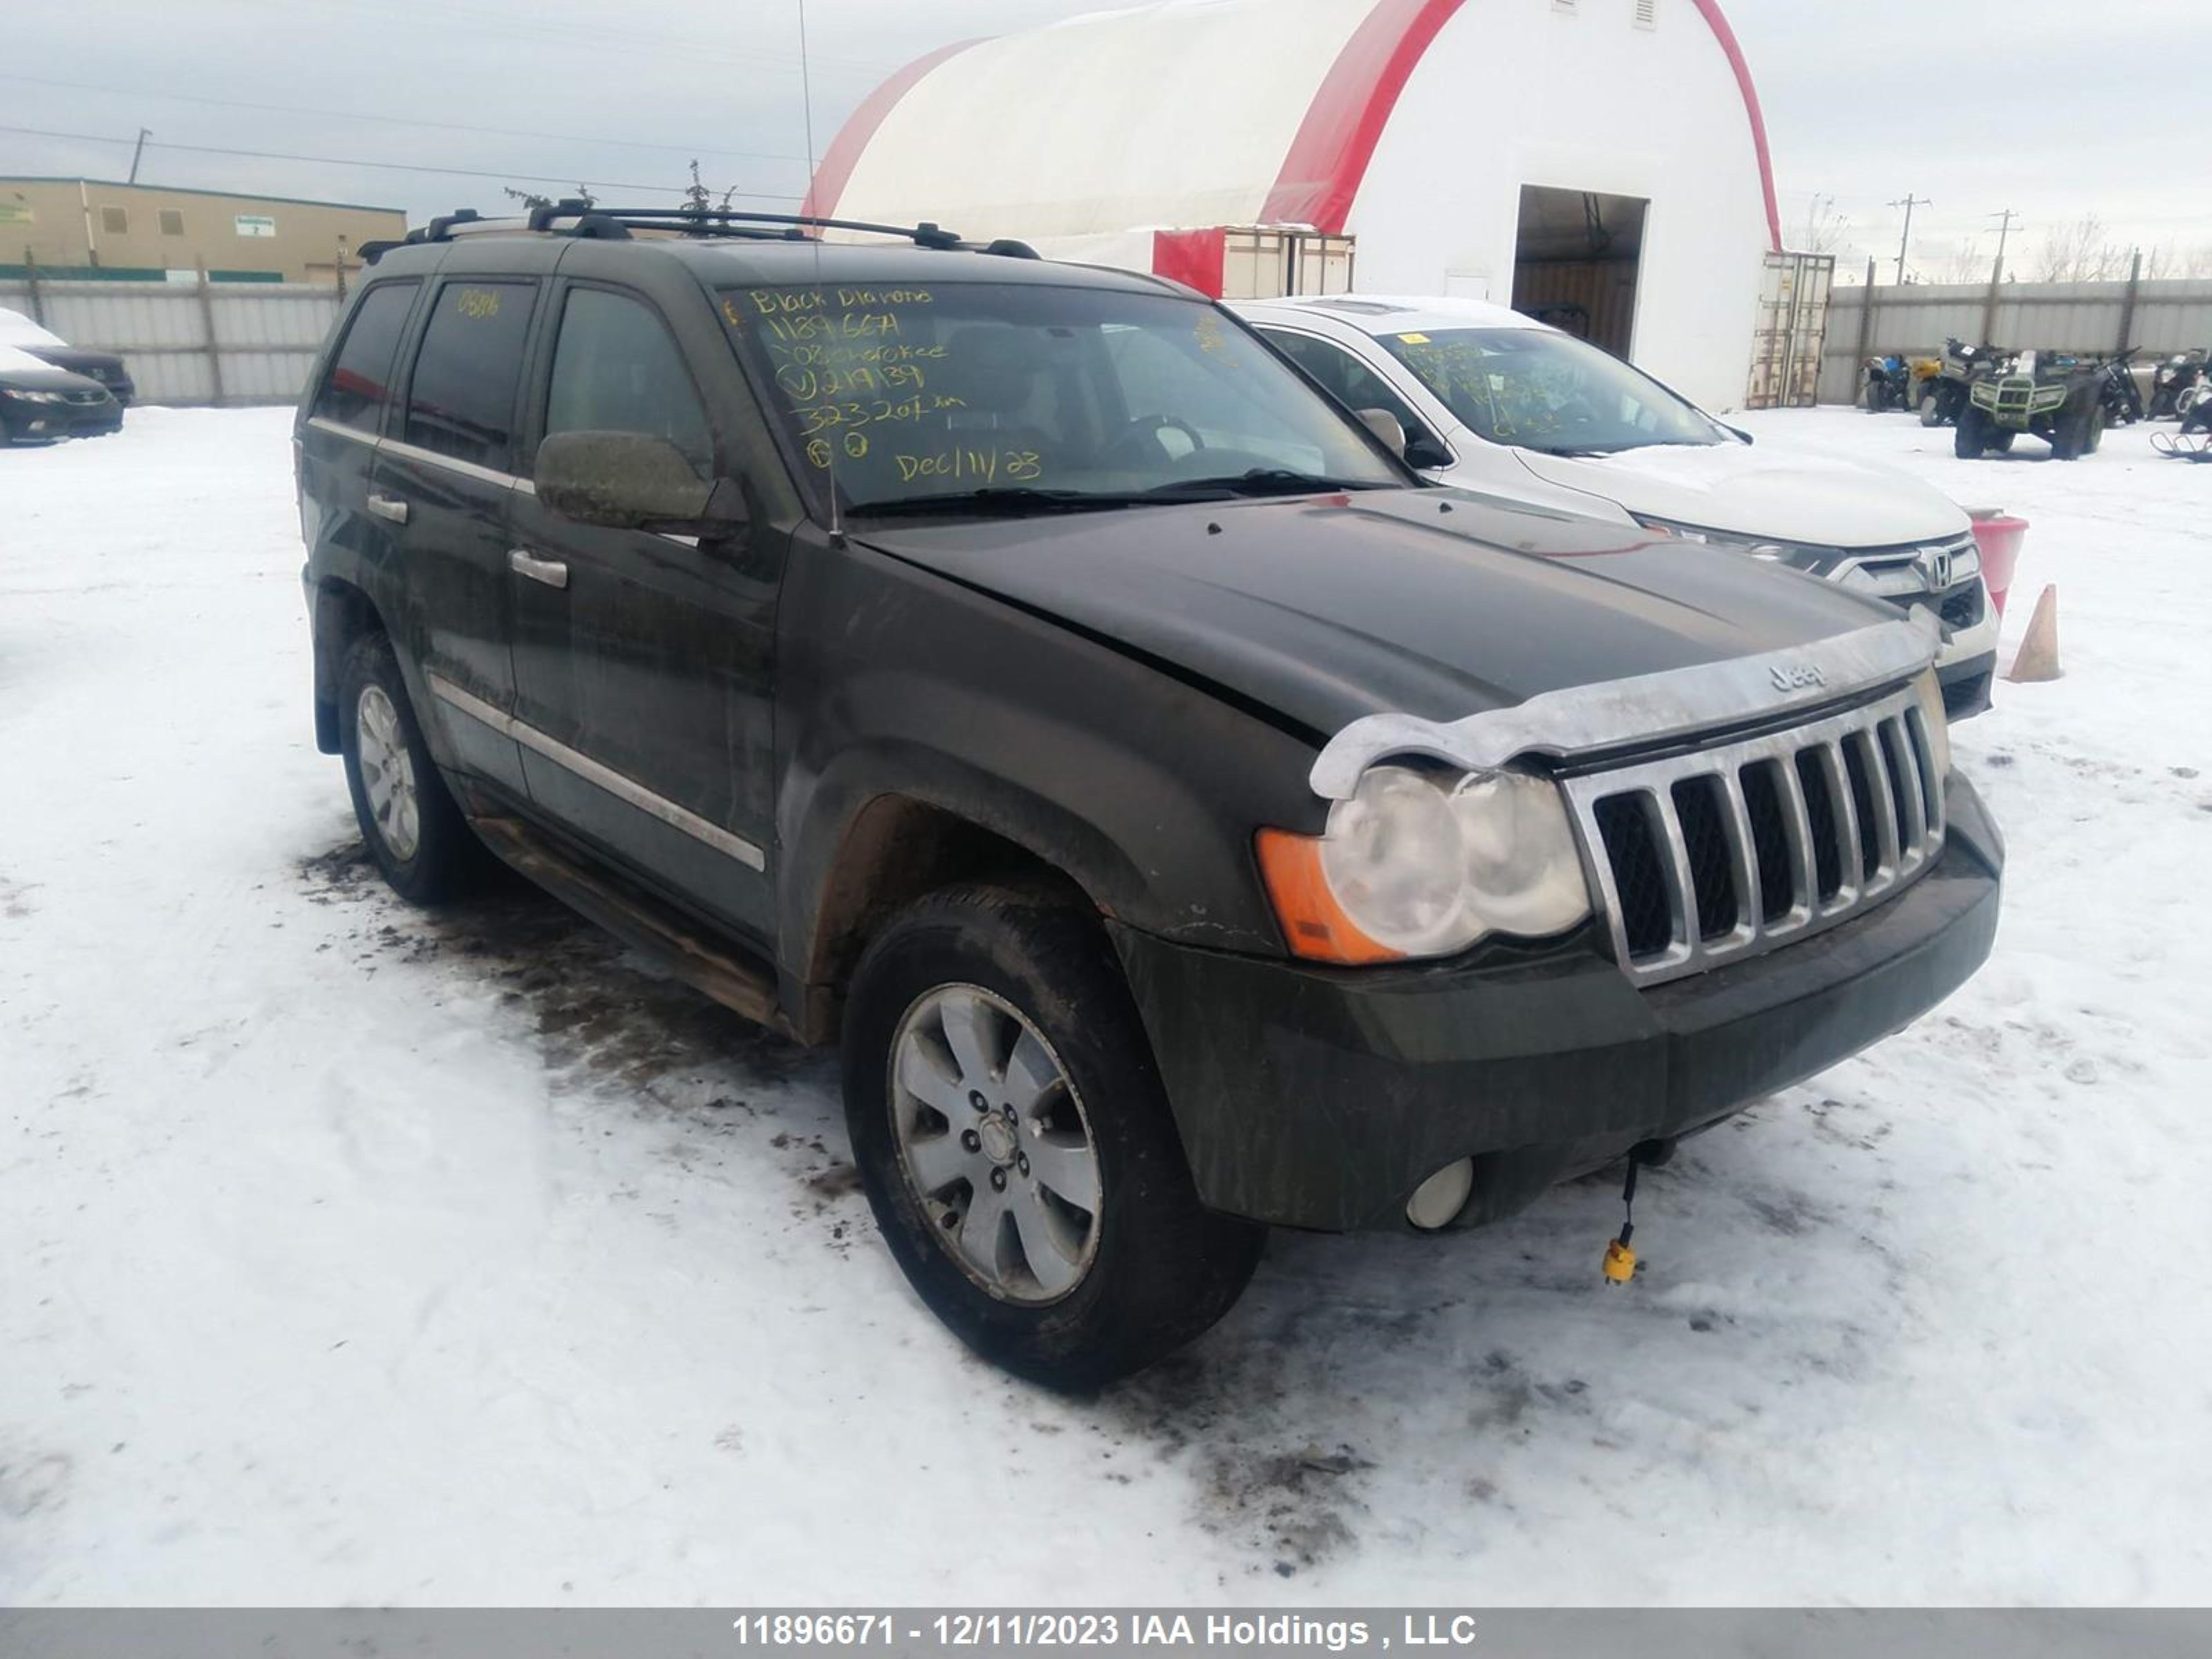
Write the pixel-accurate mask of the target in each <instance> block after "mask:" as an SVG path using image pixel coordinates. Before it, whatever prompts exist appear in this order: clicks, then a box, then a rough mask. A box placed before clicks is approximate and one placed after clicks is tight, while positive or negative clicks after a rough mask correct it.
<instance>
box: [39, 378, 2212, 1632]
mask: <svg viewBox="0 0 2212 1659" xmlns="http://www.w3.org/2000/svg"><path fill="white" fill-rule="evenodd" d="M288 418H289V416H288V415H287V414H286V413H284V412H283V411H262V410H254V411H234V412H221V413H216V412H189V411H167V410H137V411H134V412H133V413H132V415H131V419H130V424H129V428H128V429H127V430H126V431H125V433H124V434H123V435H122V436H120V437H119V438H115V439H111V440H106V441H97V442H90V443H81V444H76V445H72V446H69V447H63V448H59V449H54V450H47V451H17V452H9V453H0V1603H15V1604H43V1603H52V1602H77V1603H86V1602H92V1603H99V1602H117V1601H122V1602H137V1603H173V1602H180V1603H203V1602H244V1603H269V1602H310V1603H314V1602H330V1601H349V1602H369V1603H378V1602H400V1603H457V1602H509V1601H513V1602H552V1603H564V1602H574V1603H605V1602H623V1603H644V1602H663V1601H667V1602H694V1601H712V1602H720V1603H742V1602H751V1601H781V1602H801V1601H825V1600H849V1599H854V1598H859V1597H863V1596H865V1597H868V1598H871V1599H872V1600H874V1601H878V1602H883V1603H890V1602H897V1601H945V1600H962V1599H967V1600H996V1601H1059V1600H1088V1601H1158V1600H1168V1599H1183V1598H1191V1599H1197V1600H1202V1601H1237V1600H1261V1599H1268V1600H1275V1601H1323V1600H1353V1601H1357V1600H1364V1601H1386V1600H1387V1601H1417V1602H1418V1601H1429V1602H1441V1601H1454V1602H1471V1603H1481V1602H1544V1601H1570V1602H1582V1601H1618V1602H1644V1601H1654V1602H1792V1601H1801V1600H1805V1601H1855V1602H1890V1601H1905V1602H2011V1601H2105V1602H2132V1601H2194V1602H2203V1601H2205V1600H2207V1599H2208V1598H2212V1534H2208V1533H2207V1531H2206V1529H2205V1527H2204V1525H2203V1521H2204V1516H2205V1514H2206V1513H2207V1509H2208V1504H2212V1317H2208V1309H2212V1292H2208V1290H2207V1288H2206V1286H2207V1248H2208V1247H2207V1237H2208V1232H2212V1112H2208V1104H2212V1075H2208V1073H2212V1066H2208V1058H2207V1057H2208V1050H2212V1021H2209V1020H2208V1019H2207V1017H2206V1006H2207V1001H2208V990H2212V933H2208V928H2207V921H2208V916H2207V906H2206V903H2205V901H2204V892H2205V886H2204V881H2205V878H2204V872H2205V871H2206V870H2207V869H2208V868H2212V653H2208V651H2207V649H2206V647H2205V637H2206V631H2207V628H2208V624H2212V537H2208V535H2207V533H2206V526H2207V524H2208V522H2212V513H2208V512H2207V506H2206V504H2207V501H2208V499H2212V468H2191V467H2188V466H2185V465H2181V464H2179V463H2174V462H2166V461H2160V460H2157V459H2153V458H2152V457H2151V456H2150V455H2149V453H2148V447H2147V445H2146V442H2145V438H2144V429H2143V428H2134V429H2131V430H2127V431H2122V432H2118V433H2115V434H2113V435H2112V436H2111V437H2110V438H2109V439H2108V440H2107V441H2106V446H2105V448H2104V450H2103V452H2102V453H2100V454H2099V455H2097V456H2095V457H2093V458H2092V459H2088V460H2087V461H2084V462H2081V463H2080V464H2077V465H2071V466H2064V465H2049V464H2045V463H2042V462H2039V461H2038V460H2034V459H2017V460H2008V461H1989V462H1983V463H1980V464H1978V465H1971V466H1970V465H1966V464H1962V463H1959V462H1955V461H1954V460H1953V459H1950V456H1949V447H1948V434H1945V433H1923V431H1922V430H1921V429H1920V428H1918V427H1917V426H1916V425H1915V424H1913V423H1912V422H1911V421H1910V420H1908V419H1905V418H1904V417H1902V416H1893V417H1869V416H1863V415H1860V414H1858V413H1857V412H1845V411H1818V412H1798V413H1790V414H1778V415H1771V416H1751V417H1748V419H1747V424H1748V425H1750V426H1753V427H1754V428H1757V430H1758V431H1759V435H1761V437H1762V438H1763V439H1765V440H1766V441H1796V442H1805V443H1810V444H1813V445H1817V446H1823V447H1831V448H1834V449H1838V450H1848V451H1850V452H1851V453H1863V454H1868V455H1874V456H1881V457H1886V458H1887V459H1893V460H1896V461H1899V462H1901V463H1903V464H1904V465H1907V466H1909V467H1910V468H1911V469H1912V470H1913V471H1917V472H1918V473H1920V474H1922V475H1923V476H1924V477H1928V478H1929V479H1930V480H1932V481H1933V482H1935V483H1936V484H1938V485H1939V486H1941V487H1942V488H1944V489H1948V490H1949V491H1950V492H1952V493H1953V494H1954V495H1956V496H1957V497H1959V498H1960V500H1962V501H1966V502H1968V503H1969V504H1976V503H1982V502H1990V503H2002V504H2003V505H2005V506H2008V507H2012V508H2014V509H2015V510H2018V511H2020V512H2022V513H2025V514H2026V516H2027V517H2028V518H2029V519H2031V520H2033V522H2034V528H2033V532H2031V533H2030V536H2029V538H2028V544H2027V556H2026V558H2025V560H2024V562H2023V567H2022V570H2021V583H2020V589H2019V591H2018V592H2016V595H2015V605H2014V608H2013V623H2012V629H2013V631H2015V632H2016V630H2017V629H2018V626H2019V625H2020V623H2022V622H2023V621H2024V620H2025V617H2026V611H2027V604H2028V602H2029V601H2030V600H2032V599H2033V594H2034V591H2035V590H2036V589H2037V588H2038V587H2039V586H2041V585H2042V584H2043V583H2045V582H2048V581H2056V582H2057V583H2058V584H2059V585H2060V587H2061V590H2062V593H2063V607H2062V612H2061V614H2062V618H2063V653H2064V659H2065V664H2066V667H2067V671H2068V673H2067V678H2064V679H2063V680H2061V681H2058V682H2057V683H2056V684H2045V685H2036V686H2024V687H2016V686H2010V685H2007V686H2002V687H2000V696H1999V701H1998V705H1997V708H1996V711H1995V712H1994V713H1993V714H1990V715H1989V716H1988V717H1987V718H1985V719H1982V720H1976V721H1974V722H1972V724H1971V725H1969V726H1966V727H1964V728H1962V729H1961V731H1960V734H1959V739H1958V748H1959V751H1960V757H1961V761H1962V764H1963V765H1964V766H1965V767H1966V769H1969V770H1970V771H1971V772H1972V775H1974V776H1975V777H1976V779H1977V780H1978V781H1979V782H1980V784H1981V786H1982V787H1984V790H1985V791H1986V792H1987V793H1988V794H1989V796H1990V799H1991V800H1992V802H1993V804H1994V805H1995V808H1996V811H1997V813H1998V814H1999V816H2000V817H2001V819H2002V822H2003V823H2004V825H2005V828H2006V829H2007V831H2008V835H2009V837H2010V842H2011V857H2012V866H2011V871H2010V876H2009V883H2008V898H2007V914H2006V918H2005V921H2004V925H2003V930H2002V938H2001V939H2000V941H1999V945H1998V950H1997V954H1996V959H1995V960H1994V961H1992V962H1991V963H1990V965H1989V967H1988V969H1986V970H1985V971H1984V973H1983V974H1982V975H1981V976H1980V977H1979V978H1978V980H1977V981H1974V982H1973V983H1972V985H1971V986H1969V987H1967V988H1966V990H1965V991H1964V992H1962V993H1961V994H1960V995H1959V996H1957V997H1956V998H1954V1000H1952V1001H1951V1002H1950V1003H1949V1004H1948V1006H1945V1007H1944V1008H1943V1009H1942V1010H1941V1011H1940V1012H1937V1013H1936V1014H1935V1015H1933V1016H1931V1017H1930V1018H1927V1019H1925V1020H1923V1022H1922V1023H1921V1024H1919V1025H1918V1026H1917V1027H1916V1028H1914V1029H1913V1030H1911V1031H1909V1032H1907V1033H1906V1034H1905V1035H1903V1036H1899V1037H1898V1038H1896V1039H1894V1040H1893V1041H1891V1042H1888V1043H1887V1044H1885V1045H1883V1046H1882V1047H1881V1048H1878V1049H1876V1050H1875V1051H1874V1052H1872V1053H1871V1054H1867V1055H1865V1056H1863V1057H1862V1058H1861V1059H1858V1060H1854V1061H1852V1062H1850V1063H1849V1064H1846V1065H1844V1066H1839V1067H1838V1068H1837V1069H1836V1070H1835V1071H1834V1072H1832V1073H1830V1074H1828V1075H1827V1076H1826V1077H1823V1078H1821V1079H1818V1080H1816V1081H1815V1082H1814V1083H1813V1084H1812V1085H1808V1086H1807V1087H1803V1088H1798V1089H1793V1090H1790V1091H1788V1092H1786V1093H1784V1094H1783V1095H1781V1096H1778V1097H1776V1098H1774V1099H1772V1100H1771V1101H1769V1102H1767V1103H1764V1104H1763V1105H1761V1106H1760V1107H1759V1108H1758V1109H1756V1110H1754V1111H1753V1112H1751V1113H1750V1114H1748V1115H1746V1116H1744V1117H1743V1118H1741V1120H1739V1121H1736V1122H1735V1123H1734V1124H1732V1125H1731V1126H1729V1127H1727V1128H1725V1129H1723V1130H1722V1131H1721V1132H1719V1133H1714V1134H1711V1135H1709V1136H1706V1137H1705V1138H1703V1139H1699V1140H1698V1141H1696V1142H1694V1143H1692V1144H1691V1145H1689V1146H1686V1147H1685V1148H1684V1150H1683V1152H1682V1155H1681V1156H1680V1158H1677V1160H1676V1161H1675V1163H1674V1164H1673V1165H1672V1166H1670V1167H1669V1168H1668V1169H1666V1170H1662V1171H1659V1172H1656V1173H1655V1174H1653V1175H1651V1176H1649V1177H1647V1179H1646V1181H1645V1182H1644V1191H1643V1194H1642V1197H1641V1199H1640V1200H1639V1203H1638V1229H1637V1243H1638V1246H1639V1248H1640V1249H1643V1251H1644V1257H1645V1261H1646V1263H1647V1266H1646V1267H1645V1269H1644V1273H1643V1275H1642V1276H1641V1277H1640V1278H1639V1279H1638V1280H1637V1282H1636V1283H1635V1285H1633V1286H1632V1287H1631V1288H1629V1289H1627V1290H1626V1291H1608V1290H1607V1289H1606V1288H1605V1287H1604V1286H1603V1285H1602V1283H1601V1280H1600V1279H1599V1277H1598V1273H1597V1265H1598V1257H1599V1255H1600V1252H1601V1249H1602V1248H1603V1246H1604V1243H1605V1241H1606V1239H1607V1237H1610V1236H1611V1233H1612V1231H1613V1226H1614V1224H1615V1222H1616V1220H1617V1219H1618V1218H1619V1213H1620V1211H1619V1205H1618V1202H1617V1196H1616V1190H1615V1186H1614V1183H1613V1179H1612V1178H1611V1177H1607V1178H1603V1179H1596V1180H1593V1181H1590V1182H1584V1183H1582V1184H1579V1185H1577V1186H1573V1187H1570V1188H1563V1189H1561V1190H1559V1192H1557V1193H1555V1194H1553V1195H1552V1196H1551V1197H1550V1198H1549V1199H1547V1200H1546V1201H1545V1202H1543V1203H1542V1204H1541V1205H1540V1206H1538V1207H1537V1208H1536V1209H1535V1210H1534V1212H1532V1213H1530V1214H1528V1216H1526V1217H1524V1218H1521V1219H1519V1220H1517V1221H1516V1222H1513V1223H1511V1224H1510V1225H1504V1226H1502V1227H1498V1228H1497V1229H1495V1230H1492V1231H1488V1232H1485V1233H1478V1234H1473V1235H1463V1236H1459V1237H1449V1238H1446V1239H1443V1240H1441V1241H1419V1240H1411V1239H1401V1238H1395V1237H1376V1238H1359V1239H1350V1240H1342V1239H1334V1240H1333V1239H1322V1238H1304V1237H1277V1238H1276V1240H1275V1241H1274V1242H1273V1245H1272V1247H1271V1249H1270V1254H1269V1256H1268V1260H1267V1262H1266V1264H1265V1265H1264V1266H1263V1267H1262V1268H1261V1273H1260V1276H1259V1279H1258V1280H1257V1282H1256V1283H1255V1285H1254V1286H1253V1289H1252V1291H1251V1293H1250V1295H1249V1297H1247V1298H1246V1300H1245V1302H1244V1303H1243V1305H1242V1306H1241V1307H1240V1308H1239V1309H1238V1310H1237V1312H1236V1313H1234V1314H1233V1315H1232V1316H1231V1317H1230V1319H1229V1320H1228V1321H1227V1322H1226V1323H1225V1324H1224V1325H1223V1326H1222V1327H1221V1328H1219V1329H1218V1331H1216V1332H1215V1333H1214V1334H1212V1336H1211V1337H1209V1338H1208V1339H1207V1340H1205V1341H1204V1342H1203V1343H1201V1344H1200V1345H1199V1346H1198V1347H1196V1348H1195V1349H1194V1351H1193V1352H1190V1353H1189V1354H1188V1356H1187V1357H1186V1358H1182V1359H1180V1360H1178V1361H1176V1362H1175V1363H1172V1364H1168V1365H1165V1366H1163V1367H1161V1368H1160V1369H1158V1370H1157V1371H1155V1372H1153V1373H1152V1374H1151V1375H1149V1376H1146V1377H1143V1378H1141V1379H1139V1380H1138V1381H1136V1382H1134V1383H1130V1384H1128V1385H1126V1386H1123V1387H1121V1388H1118V1389H1115V1390H1113V1391H1111V1392H1109V1394H1107V1395H1105V1396H1104V1397H1103V1398H1101V1399H1098V1400H1096V1401H1069V1400H1063V1399H1058V1398H1054V1397H1052V1396H1048V1395H1043V1394H1040V1393H1038V1392H1036V1391H1035V1390H1032V1389H1029V1388H1026V1387H1024V1386H1022V1385H1020V1384H1017V1383H1012V1382H1009V1381H1008V1380H1006V1378H1004V1377H1002V1376H999V1375H997V1374H996V1373H994V1372H993V1371H991V1370H987V1369H986V1368H984V1367H983V1366H981V1364H977V1363H975V1362H974V1361H973V1360H971V1359H969V1358H968V1357H967V1356H966V1355H965V1353H964V1352H963V1351H962V1350H961V1349H959V1348H958V1347H957V1346H956V1345H955V1344H954V1343H953V1342H952V1341H951V1340H950V1339H949V1338H947V1337H946V1336H945V1335H944V1334H942V1333H941V1332H940V1331H939V1328H938V1327H937V1326H936V1325H935V1324H934V1323H933V1322H932V1321H931V1319H930V1318H929V1317H928V1316H927V1314H926V1313H924V1312H923V1311H922V1310H921V1308H920V1307H919V1305H918V1304H916V1303H915V1300H914V1298H913V1297H911V1296H910V1295H909V1294H908V1291H907V1290H906V1288H905V1286H904V1284H903V1282H902V1280H901V1279H900V1278H899V1277H898V1275H897V1273H896V1270H895V1269H894V1268H893V1267H892V1266H891V1264H890V1260H889V1258H888V1256H887V1255H885V1254H884V1251H883V1250H882V1249H881V1248H880V1247H879V1246H878V1243H877V1241H876V1240H875V1238H874V1237H873V1233H872V1226H871V1224H870V1221H869V1218H868V1216H867V1212H866V1204H865V1202H864V1201H863V1200H862V1199H861V1197H860V1194H858V1193H857V1192H856V1191H855V1190H854V1182H853V1176H852V1172H851V1170H850V1169H849V1167H848V1164H846V1162H845V1160H844V1146H843V1134H842V1127H841V1124H840V1120H839V1112H838V1107H837V1103H836V1067H835V1065H834V1062H833V1061H830V1060H826V1059H823V1058H821V1057H816V1056H810V1055H807V1054H802V1053H799V1052H798V1051H796V1050H794V1049H792V1048H787V1047H785V1046H783V1045H781V1044H780V1043H778V1042H774V1041H771V1040H769V1039H767V1038H764V1037H763V1036H758V1035H756V1034H753V1033H751V1032H750V1031H749V1030H747V1029H746V1028H745V1027H744V1026H743V1025H742V1024H738V1023H737V1022H736V1021H734V1020H733V1019H732V1018H728V1017H726V1016H725V1015H723V1014H722V1013H721V1012H720V1011H719V1010H717V1009H716V1008H714V1006H711V1005H708V1004H707V1003H705V1002H704V1001H702V1000H700V999H699V998H697V997H696V996H694V995H692V994H690V993H689V992H688V991H685V990H684V989H682V988H681V987H675V986H673V985H671V984H669V983H668V982H666V981H662V980H659V979H657V978H655V977H653V976H652V975H650V974H649V973H647V972H646V971H644V970H643V969H641V967H640V966H639V965H638V964H636V963H635V962H633V961H631V960H628V959H625V957H623V955H622V954H621V953H620V952H619V951H617V950H616V949H615V948H614V947H612V946H611V945H610V944H608V943H607V942H606V941H605V939H603V938H602V937H600V936H599V935H598V934H596V933H594V932H593V931H592V929H591V928H590V927H587V926H586V925H585V924H583V923H581V922H580V921H574V920H572V919H571V918H569V917H568V915H566V914H565V913H563V912H562V911H561V910H559V909H558V908H556V907H554V906H553V905H551V904H550V902H546V901H544V900H542V899H539V898H537V897H535V896H532V895H531V894H529V893H527V892H524V891H516V892H513V893H511V894H508V895H507V896H503V897H501V898H498V899H496V900H495V901H493V902H487V903H484V904H481V905H478V906H477V907H474V908H470V909H466V910H464V911H460V912H458V913H455V914H452V915H443V916H438V917H433V916H429V915H422V914H420V913H417V912H415V911H412V910H410V909H409V908H406V907H405V906H404V905H402V904H400V903H398V902H396V901H395V900H394V899H393V898H392V896H390V895H389V894H387V893H386V891H385V890H383V889H382V888H381V886H380V884H378V883H377V881H376V880H375V879H374V878H373V877H372V876H371V874H370V873H369V872H368V871H367V869H366V868H365V866H363V864H362V861H361V858H360V855H359V852H358V848H357V843H356V838H355V833H354V829H353V825H352V823H351V820H350V817H349V813H348V811H347V807H346V799H345V791H344V787H343V782H342V781H341V778H340V774H339V770H338V766H337V762H335V761H334V760H328V759H325V758H324V757H320V756H318V755H317V754H316V753H315V752H314V750H313V743H312V740H311V736H310V731H309V722H308V709H307V649H306V646H307V635H306V629H305V625H304V623H303V620H302V617H301V597H300V590H299V582H298V569H299V564H300V556H301V555H300V547H299V541H298V535H297V527H296V521H295V513H294V507H293V503H292V495H291V479H290V471H289V455H288V451H287V447H286V441H285V439H286V422H287V420H288ZM2021 448H2022V450H2023V451H2027V450H2028V449H2031V448H2039V446H2034V445H2031V444H2025V443H2024V444H2023V445H2022V446H2021ZM2008 648H2009V641H2008Z"/></svg>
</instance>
